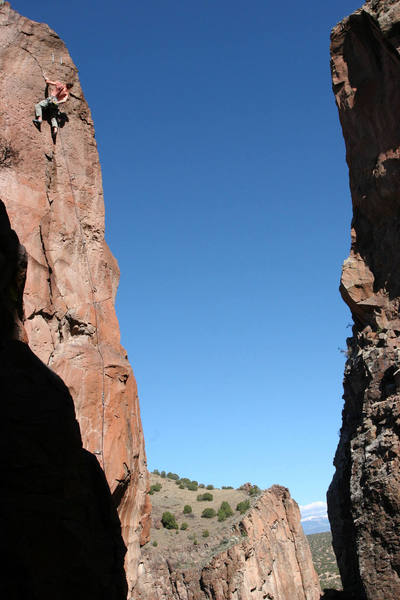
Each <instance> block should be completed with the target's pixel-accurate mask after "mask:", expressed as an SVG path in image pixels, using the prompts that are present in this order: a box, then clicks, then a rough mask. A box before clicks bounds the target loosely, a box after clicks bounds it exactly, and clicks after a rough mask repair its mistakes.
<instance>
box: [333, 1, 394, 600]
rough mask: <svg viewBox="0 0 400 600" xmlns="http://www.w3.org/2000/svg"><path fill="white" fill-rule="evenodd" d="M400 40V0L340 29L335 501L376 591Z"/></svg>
mask: <svg viewBox="0 0 400 600" xmlns="http://www.w3.org/2000/svg"><path fill="white" fill-rule="evenodd" d="M399 50H400V1H399V0H370V1H369V2H366V3H365V4H364V6H363V7H362V8H361V9H360V10H358V11H356V12H355V13H354V14H353V15H351V16H350V17H348V18H346V19H344V20H343V21H342V22H341V23H339V25H337V26H336V27H335V28H334V29H333V31H332V37H331V55H332V77H333V90H334V93H335V96H336V103H337V106H338V109H339V117H340V122H341V125H342V129H343V135H344V138H345V142H346V154H347V163H348V166H349V172H350V188H351V195H352V203H353V220H352V226H351V250H350V256H349V258H347V259H346V260H345V262H344V265H343V271H342V278H341V285H340V290H341V294H342V296H343V299H344V301H345V302H346V303H347V304H348V306H349V308H350V310H351V312H352V316H353V320H354V326H353V335H352V337H351V338H349V339H348V340H347V344H348V351H347V357H348V358H347V362H346V367H345V375H344V401H345V403H344V409H343V425H342V429H341V435H340V442H339V446H338V449H337V452H336V456H335V466H336V473H335V476H334V478H333V481H332V484H331V486H330V489H329V492H328V509H329V518H330V522H331V527H332V533H333V544H334V549H335V552H336V556H337V559H338V564H339V568H340V572H341V576H342V580H343V586H344V589H345V591H346V592H347V593H348V594H349V597H354V598H357V599H365V598H368V599H369V600H372V599H374V600H398V598H400V534H399V532H400V439H399V436H400V377H399V375H400V370H399V368H400V318H399V306H400V160H399V159H400V118H399V115H400V55H399Z"/></svg>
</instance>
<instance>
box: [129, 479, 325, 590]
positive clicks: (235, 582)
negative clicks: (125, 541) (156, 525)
mask: <svg viewBox="0 0 400 600" xmlns="http://www.w3.org/2000/svg"><path fill="white" fill-rule="evenodd" d="M177 545H178V544H177ZM135 598H137V599H138V600H172V599H175V600H205V599H213V600H261V599H266V598H269V599H273V600H319V598H320V586H319V582H318V577H317V574H316V572H315V570H314V567H313V564H312V559H311V552H310V548H309V546H308V542H307V540H306V538H305V536H304V533H303V530H302V528H301V524H300V512H299V509H298V506H297V504H296V502H294V500H292V498H291V497H290V494H289V491H288V490H287V489H286V488H283V487H280V486H273V487H272V488H270V489H269V490H266V491H265V492H264V493H263V495H262V496H261V497H260V498H259V499H258V501H257V502H256V504H255V505H254V506H253V507H252V508H251V509H250V511H249V512H248V513H247V514H246V516H245V517H244V518H243V519H242V520H241V521H240V522H239V523H238V524H236V525H234V526H233V527H232V528H231V530H230V531H229V536H228V537H227V538H226V539H225V540H223V542H222V543H221V544H219V545H218V546H217V547H215V548H214V547H210V544H209V543H208V542H207V543H204V542H199V544H198V546H193V544H191V547H190V548H189V547H188V548H186V547H179V549H178V548H177V549H176V550H175V551H174V552H171V553H170V554H169V555H168V556H163V555H162V554H160V553H159V552H157V548H152V547H151V546H146V548H145V549H144V551H143V553H142V562H141V564H140V565H139V578H138V584H137V587H136V588H135Z"/></svg>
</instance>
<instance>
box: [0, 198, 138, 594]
mask: <svg viewBox="0 0 400 600" xmlns="http://www.w3.org/2000/svg"><path fill="white" fill-rule="evenodd" d="M25 273H26V261H25V252H24V249H23V248H22V247H21V246H20V245H19V242H18V238H17V236H16V234H15V232H14V231H12V230H11V228H10V223H9V220H8V216H7V213H6V210H5V207H4V205H3V203H2V202H0V309H1V318H0V390H1V420H0V481H1V485H0V487H1V493H0V521H1V536H0V597H1V598H7V599H8V600H26V599H27V598H32V599H33V598H40V599H41V600H53V599H54V598H60V600H67V599H68V600H69V599H70V598H77V599H82V600H91V599H93V600H95V599H96V600H99V599H104V600H106V599H107V600H124V599H125V598H126V593H127V583H126V578H125V573H124V555H125V547H124V543H123V541H122V536H121V527H120V523H119V519H118V515H117V511H116V509H115V506H114V503H113V501H112V498H111V494H110V490H109V488H108V485H107V482H106V480H105V477H104V474H103V472H102V470H101V468H100V466H99V464H98V461H97V460H96V458H95V457H94V455H92V454H90V453H89V452H87V451H86V450H84V449H83V448H82V441H81V437H80V432H79V425H78V423H77V421H76V419H75V413H74V405H73V402H72V398H71V396H70V394H69V392H68V389H67V387H66V386H65V385H64V383H63V382H62V380H61V379H60V378H59V377H57V375H55V373H53V372H52V371H51V370H50V369H49V368H48V367H46V365H44V364H43V363H42V362H41V361H40V360H39V359H38V358H37V357H36V356H35V355H34V354H33V352H32V351H31V350H30V349H29V347H28V346H27V345H26V344H25V343H24V342H23V341H21V337H22V338H23V337H25V335H24V332H23V326H22V318H23V307H22V291H23V284H24V279H25ZM21 334H22V335H21Z"/></svg>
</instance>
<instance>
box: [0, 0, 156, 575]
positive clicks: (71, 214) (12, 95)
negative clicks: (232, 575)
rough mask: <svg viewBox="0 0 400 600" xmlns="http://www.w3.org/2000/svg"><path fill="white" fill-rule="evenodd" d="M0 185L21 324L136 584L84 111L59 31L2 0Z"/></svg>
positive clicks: (134, 539)
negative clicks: (114, 508) (100, 478)
mask: <svg viewBox="0 0 400 600" xmlns="http://www.w3.org/2000/svg"><path fill="white" fill-rule="evenodd" d="M43 73H44V74H45V75H46V76H47V77H48V78H50V79H60V80H64V81H72V82H73V84H74V87H73V90H72V92H73V95H72V96H71V98H70V100H69V101H68V102H67V103H66V104H64V105H63V107H64V110H65V113H67V116H68V119H69V121H67V122H66V123H65V125H64V127H62V128H61V129H60V132H59V135H58V138H57V143H56V144H53V142H52V139H51V135H50V127H49V125H48V124H47V123H44V124H43V126H42V132H41V133H39V132H38V131H37V130H36V129H35V127H34V126H33V124H32V118H33V107H34V104H35V103H36V102H38V101H39V100H40V99H41V98H43V97H44V94H45V83H44V78H43ZM0 97H1V100H0V195H1V198H2V199H3V201H4V202H5V204H6V206H7V210H8V213H9V216H10V220H11V223H12V226H13V228H14V229H15V230H16V231H18V235H19V237H20V239H21V242H22V243H23V244H24V246H25V247H26V250H27V254H28V271H27V282H26V288H25V296H24V302H25V313H26V323H25V326H26V331H27V334H28V338H29V344H30V347H31V348H32V350H33V351H34V352H35V353H36V354H37V355H38V356H39V358H40V359H41V360H42V361H43V362H44V363H45V364H46V365H48V366H49V367H51V369H52V370H54V371H55V372H56V373H57V374H58V375H59V376H61V377H62V379H63V380H64V381H65V383H66V385H67V386H68V388H69V391H70V393H71V395H72V397H73V399H74V402H75V408H76V414H77V418H78V421H79V424H80V427H81V432H82V439H83V444H84V447H85V448H87V449H88V450H89V451H90V452H93V453H94V454H95V455H96V456H97V457H98V460H99V463H100V465H101V466H102V467H103V469H104V472H105V474H106V477H107V480H108V483H109V485H110V488H111V491H112V492H113V495H114V498H115V500H116V502H117V504H118V510H119V515H120V518H121V523H122V528H123V535H124V539H125V543H126V545H127V547H128V554H127V573H128V579H129V581H130V584H131V585H133V582H134V580H135V576H136V568H137V561H138V556H139V553H140V552H139V539H140V538H141V540H142V542H145V541H146V538H147V535H148V528H149V522H148V521H149V514H148V513H149V510H150V504H149V501H148V496H147V494H146V489H147V479H148V476H147V471H146V463H145V452H144V441H143V434H142V427H141V421H140V413H139V404H138V397H137V390H136V383H135V380H134V376H133V373H132V370H131V367H130V365H129V363H128V360H127V357H126V353H125V351H124V350H123V348H122V347H121V346H120V342H119V328H118V322H117V319H116V315H115V311H114V298H115V294H116V290H117V285H118V279H119V271H118V266H117V263H116V261H115V259H114V258H113V256H112V255H111V253H110V251H109V249H108V247H107V245H106V243H105V241H104V204H103V195H102V183H101V173H100V166H99V160H98V154H97V149H96V142H95V139H94V129H93V122H92V119H91V115H90V111H89V108H88V105H87V103H86V101H85V99H84V97H83V93H82V90H81V88H80V84H79V80H78V75H77V69H76V67H75V66H74V64H73V63H72V60H71V58H70V56H69V54H68V51H67V49H66V48H65V46H64V44H63V42H62V41H61V40H60V38H59V37H58V36H57V35H56V34H55V33H54V32H53V31H52V30H51V29H49V27H48V26H47V25H44V24H39V23H35V22H33V21H30V20H28V19H25V18H24V17H21V16H20V15H19V14H18V13H16V12H15V11H14V10H12V9H11V8H10V5H9V3H8V2H6V3H5V4H4V5H1V6H0Z"/></svg>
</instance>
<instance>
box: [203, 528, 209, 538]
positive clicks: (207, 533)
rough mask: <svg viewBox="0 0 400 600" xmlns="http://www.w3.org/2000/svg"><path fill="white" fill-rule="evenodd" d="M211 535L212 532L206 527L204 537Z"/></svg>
mask: <svg viewBox="0 0 400 600" xmlns="http://www.w3.org/2000/svg"><path fill="white" fill-rule="evenodd" d="M209 535H210V532H209V531H208V529H205V530H204V531H203V533H202V536H203V537H208V536H209Z"/></svg>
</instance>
